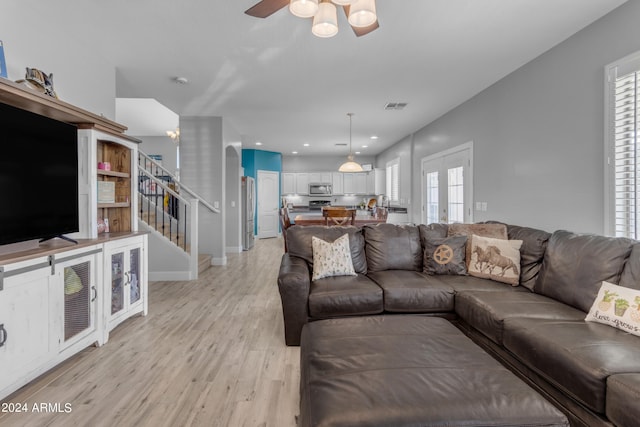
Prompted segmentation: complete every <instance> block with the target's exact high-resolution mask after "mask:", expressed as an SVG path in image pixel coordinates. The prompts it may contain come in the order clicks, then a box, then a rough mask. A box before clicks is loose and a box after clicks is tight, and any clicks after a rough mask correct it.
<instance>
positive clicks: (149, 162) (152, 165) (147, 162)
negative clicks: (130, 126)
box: [138, 150, 220, 214]
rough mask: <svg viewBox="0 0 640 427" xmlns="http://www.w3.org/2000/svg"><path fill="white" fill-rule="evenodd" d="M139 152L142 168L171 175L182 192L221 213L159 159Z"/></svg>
mask: <svg viewBox="0 0 640 427" xmlns="http://www.w3.org/2000/svg"><path fill="white" fill-rule="evenodd" d="M138 153H139V155H138V165H139V166H140V168H141V169H145V170H148V171H149V172H151V173H152V174H153V175H154V176H158V175H162V176H167V177H170V178H171V180H172V181H173V182H175V183H176V184H177V186H178V191H179V192H180V193H186V194H189V195H190V196H191V197H192V198H195V199H198V200H200V204H201V205H202V206H204V207H205V208H207V209H209V210H210V211H211V212H214V213H218V214H219V213H220V209H217V208H215V207H213V206H212V205H211V204H210V203H209V202H207V201H206V200H204V198H202V196H200V195H199V194H198V193H196V192H195V191H193V190H192V189H190V188H189V187H187V186H186V185H184V184H183V183H181V182H180V178H178V177H177V176H175V175H174V174H173V173H171V172H170V171H169V170H168V169H167V168H165V167H164V166H162V165H161V164H160V163H158V162H157V161H155V160H154V159H152V158H151V157H149V156H148V155H147V154H145V153H143V152H142V151H140V150H138ZM158 171H162V174H159V173H158Z"/></svg>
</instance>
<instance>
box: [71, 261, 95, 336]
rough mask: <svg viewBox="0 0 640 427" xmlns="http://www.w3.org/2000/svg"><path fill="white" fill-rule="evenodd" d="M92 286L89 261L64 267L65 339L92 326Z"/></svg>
mask: <svg viewBox="0 0 640 427" xmlns="http://www.w3.org/2000/svg"><path fill="white" fill-rule="evenodd" d="M90 288H93V283H92V281H91V263H90V262H89V261H87V262H83V263H80V264H76V265H72V266H69V267H65V268H64V340H65V341H67V340H68V339H70V338H72V337H74V336H75V335H77V334H79V333H80V332H82V331H84V330H86V329H88V328H89V327H90V326H91V307H90V298H91V297H92V296H91V292H90V290H91V289H90ZM94 291H95V288H94Z"/></svg>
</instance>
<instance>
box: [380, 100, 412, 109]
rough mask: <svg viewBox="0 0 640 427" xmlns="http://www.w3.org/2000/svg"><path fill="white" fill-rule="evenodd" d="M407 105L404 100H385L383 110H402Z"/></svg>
mask: <svg viewBox="0 0 640 427" xmlns="http://www.w3.org/2000/svg"><path fill="white" fill-rule="evenodd" d="M406 106H407V103H406V102H387V103H386V104H385V106H384V109H385V110H404V107H406Z"/></svg>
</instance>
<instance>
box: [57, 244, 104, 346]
mask: <svg viewBox="0 0 640 427" xmlns="http://www.w3.org/2000/svg"><path fill="white" fill-rule="evenodd" d="M102 267H103V266H102V247H101V246H95V247H88V248H82V250H79V251H69V252H66V253H63V254H56V255H55V256H53V257H52V272H54V280H55V288H56V290H55V304H56V306H57V307H56V308H55V310H54V312H56V313H63V316H60V317H59V318H56V320H57V322H56V323H57V324H56V327H57V329H58V348H59V351H60V352H69V353H71V354H73V353H76V352H77V351H79V350H81V349H83V348H85V347H87V346H89V345H92V344H94V343H96V342H97V343H98V344H99V345H100V344H102V342H103V341H102V339H103V335H102V333H101V329H102V328H101V324H100V313H101V309H102V307H101V306H100V305H99V304H101V303H102V298H103V295H100V292H99V291H98V290H99V289H100V288H101V287H100V283H99V278H100V277H102V274H101V273H102ZM58 323H59V324H58Z"/></svg>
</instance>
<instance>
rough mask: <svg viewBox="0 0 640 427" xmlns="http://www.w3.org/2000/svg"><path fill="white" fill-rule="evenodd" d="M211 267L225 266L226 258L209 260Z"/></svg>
mask: <svg viewBox="0 0 640 427" xmlns="http://www.w3.org/2000/svg"><path fill="white" fill-rule="evenodd" d="M211 265H227V257H226V256H223V257H220V258H211Z"/></svg>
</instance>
